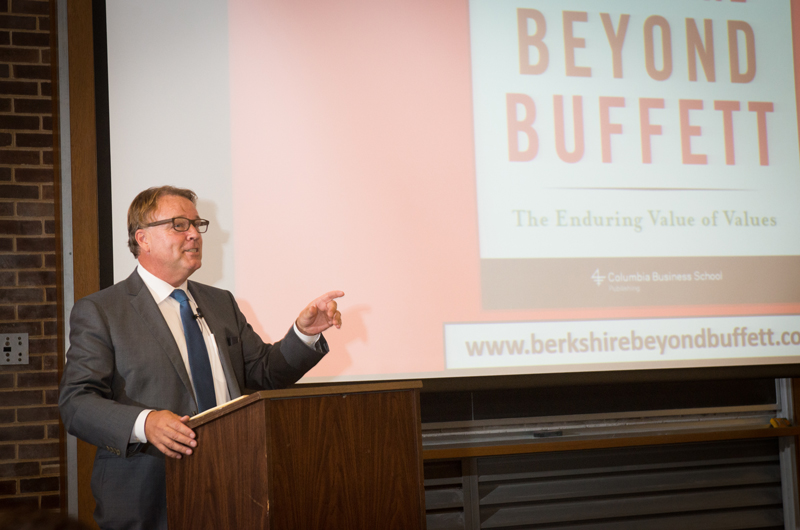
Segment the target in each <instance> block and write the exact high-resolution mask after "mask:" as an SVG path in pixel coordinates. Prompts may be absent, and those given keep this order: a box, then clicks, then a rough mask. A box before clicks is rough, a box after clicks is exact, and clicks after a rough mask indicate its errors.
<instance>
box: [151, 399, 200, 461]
mask: <svg viewBox="0 0 800 530" xmlns="http://www.w3.org/2000/svg"><path fill="white" fill-rule="evenodd" d="M188 421H189V416H184V417H182V418H181V417H180V416H178V415H177V414H173V413H172V412H170V411H168V410H154V411H153V412H151V413H150V414H148V415H147V419H146V420H145V422H144V434H145V436H147V441H148V442H149V443H151V444H153V445H155V446H156V448H157V449H158V450H159V451H161V452H162V453H164V454H165V455H166V456H168V457H170V458H178V459H180V458H181V456H182V455H190V454H192V448H193V447H197V441H195V436H196V435H195V434H194V431H193V430H191V429H190V428H189V427H187V426H186V422H188Z"/></svg>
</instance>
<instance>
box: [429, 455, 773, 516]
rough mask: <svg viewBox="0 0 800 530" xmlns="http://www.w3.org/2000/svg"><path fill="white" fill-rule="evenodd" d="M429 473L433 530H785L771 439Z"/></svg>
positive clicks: (470, 464)
mask: <svg viewBox="0 0 800 530" xmlns="http://www.w3.org/2000/svg"><path fill="white" fill-rule="evenodd" d="M425 470H426V503H427V505H426V506H427V510H428V528H429V530H439V529H442V530H444V529H461V528H464V529H478V528H504V529H522V528H530V529H537V530H544V529H553V530H556V529H558V530H567V529H575V530H578V529H580V530H608V529H623V530H625V529H648V530H649V529H656V530H658V529H662V528H663V529H670V530H673V529H676V528H680V529H686V530H692V529H697V530H714V529H751V528H752V529H755V528H761V529H771V528H775V529H779V528H780V529H782V528H783V527H784V526H783V506H782V493H781V472H780V460H779V454H778V442H777V440H775V439H766V440H746V441H733V442H713V443H702V444H681V445H665V446H651V447H634V448H620V449H603V450H591V451H574V452H572V451H570V452H558V453H539V454H528V455H513V456H504V457H486V458H477V459H465V460H464V461H457V462H432V463H427V464H426V466H425ZM459 472H460V476H459Z"/></svg>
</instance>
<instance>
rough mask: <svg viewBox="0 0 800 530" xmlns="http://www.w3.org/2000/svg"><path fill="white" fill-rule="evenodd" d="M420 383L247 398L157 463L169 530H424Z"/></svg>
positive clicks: (210, 418)
mask: <svg viewBox="0 0 800 530" xmlns="http://www.w3.org/2000/svg"><path fill="white" fill-rule="evenodd" d="M421 386H422V384H421V383H420V382H418V381H417V382H410V383H408V382H405V383H375V384H360V385H347V386H330V387H308V388H307V387H302V386H301V387H296V388H293V389H290V390H273V391H265V392H257V393H255V394H252V395H249V396H246V397H243V398H240V399H239V400H236V401H233V402H231V403H228V404H226V405H224V406H223V407H220V408H219V409H213V410H211V411H209V412H207V413H205V414H203V415H200V416H196V417H195V418H192V420H191V421H190V422H189V427H191V428H192V429H194V431H195V433H196V434H197V441H198V447H197V449H196V450H195V452H194V454H193V455H192V456H189V457H183V458H182V459H181V460H174V459H171V458H167V509H168V513H169V528H170V530H201V529H214V530H220V529H236V530H253V529H259V530H260V529H267V528H269V529H272V530H289V529H298V530H312V529H321V530H322V529H324V530H335V529H342V530H359V529H364V530H375V529H378V528H380V529H392V528H397V529H401V530H415V529H424V528H425V497H424V495H425V494H424V490H423V485H422V481H423V476H422V435H421V428H420V412H419V389H420V388H421Z"/></svg>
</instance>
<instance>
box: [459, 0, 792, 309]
mask: <svg viewBox="0 0 800 530" xmlns="http://www.w3.org/2000/svg"><path fill="white" fill-rule="evenodd" d="M516 6H518V7H516ZM470 36H471V43H472V74H473V85H472V86H473V94H474V102H475V104H474V112H475V146H476V160H477V163H476V164H477V168H476V173H477V181H478V217H479V225H480V248H481V258H482V260H483V261H482V286H483V300H484V305H485V307H487V308H527V307H530V308H537V307H584V306H586V305H587V304H588V305H596V306H608V305H612V306H613V305H645V304H648V305H657V304H663V303H670V304H674V303H683V304H686V303H751V302H758V303H762V302H779V301H786V298H785V294H786V290H785V288H784V286H783V285H782V283H781V282H773V280H769V282H771V285H770V284H769V283H767V284H766V285H765V284H764V283H763V282H758V281H756V282H754V281H753V279H754V277H755V278H757V277H759V276H761V277H771V278H775V277H776V276H779V275H781V273H782V272H784V271H791V270H792V268H795V269H796V268H797V266H798V264H799V263H798V261H797V260H796V259H789V260H787V259H785V258H782V256H794V255H797V254H798V253H799V252H798V250H800V237H798V236H800V232H799V231H798V229H799V228H800V210H798V208H797V207H796V203H795V202H794V201H791V200H786V196H787V195H788V196H791V197H798V196H800V178H798V177H799V176H800V166H799V164H798V163H799V162H800V157H799V156H798V139H797V109H796V93H795V83H794V81H795V77H794V76H795V74H794V62H793V55H792V53H791V49H790V47H789V44H790V43H791V42H792V33H791V10H790V5H789V2H774V3H770V4H769V8H768V9H767V8H766V7H765V5H764V3H763V2H754V1H752V0H751V1H750V2H734V3H732V2H729V1H727V2H716V1H714V2H711V1H697V0H684V1H676V2H669V3H667V4H650V3H648V2H637V1H607V2H566V3H563V2H559V3H553V2H546V1H541V2H527V3H524V4H523V3H520V4H514V5H512V4H505V7H504V8H499V7H498V3H497V2H495V1H492V0H473V1H472V2H471V3H470ZM732 256H736V258H732ZM740 256H747V257H755V256H757V257H758V258H757V259H752V258H748V259H739V258H738V257H740ZM542 258H550V259H542ZM576 258H577V259H576ZM586 258H591V259H586ZM754 286H755V287H756V288H753V287H754Z"/></svg>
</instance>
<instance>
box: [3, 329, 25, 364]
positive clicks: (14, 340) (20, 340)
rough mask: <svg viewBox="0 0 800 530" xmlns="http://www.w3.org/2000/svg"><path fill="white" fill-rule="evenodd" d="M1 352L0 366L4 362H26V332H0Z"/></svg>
mask: <svg viewBox="0 0 800 530" xmlns="http://www.w3.org/2000/svg"><path fill="white" fill-rule="evenodd" d="M0 339H2V353H0V366H3V365H6V364H28V334H27V333H0Z"/></svg>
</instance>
